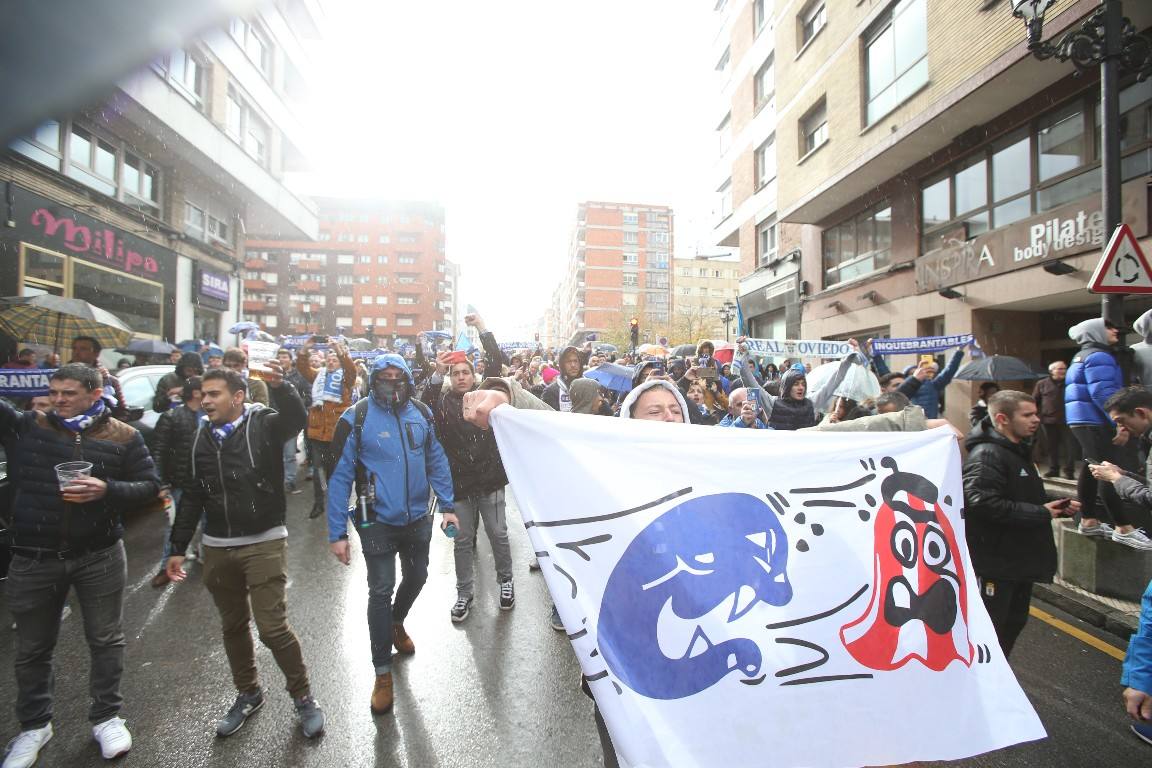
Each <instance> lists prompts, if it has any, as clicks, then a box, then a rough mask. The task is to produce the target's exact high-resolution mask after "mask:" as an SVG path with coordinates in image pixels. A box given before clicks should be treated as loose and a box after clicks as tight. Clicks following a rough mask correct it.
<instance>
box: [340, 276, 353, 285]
mask: <svg viewBox="0 0 1152 768" xmlns="http://www.w3.org/2000/svg"><path fill="white" fill-rule="evenodd" d="M355 282H356V281H355V280H353V279H352V275H336V285H353V284H354V283H355Z"/></svg>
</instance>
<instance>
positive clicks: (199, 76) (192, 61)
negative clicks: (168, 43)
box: [155, 48, 207, 105]
mask: <svg viewBox="0 0 1152 768" xmlns="http://www.w3.org/2000/svg"><path fill="white" fill-rule="evenodd" d="M155 67H156V69H157V70H158V71H159V72H160V74H162V75H163V76H164V78H165V79H166V80H167V81H168V82H169V83H171V84H172V85H174V86H175V87H176V90H177V91H179V92H180V93H182V94H183V95H184V96H186V97H187V98H188V99H190V100H191V101H192V102H193V103H195V104H197V105H199V104H200V103H201V102H202V101H203V99H204V93H205V92H206V90H207V89H206V87H205V83H204V76H205V73H206V68H205V66H204V64H203V61H202V60H201V59H200V57H199V56H198V55H196V54H193V53H190V52H189V51H186V50H184V49H182V48H177V49H176V50H175V51H172V52H171V53H169V54H167V55H165V56H163V57H161V58H160V59H159V60H158V61H157V62H156V63H155Z"/></svg>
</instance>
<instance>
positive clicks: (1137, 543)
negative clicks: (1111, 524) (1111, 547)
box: [1112, 528, 1152, 549]
mask: <svg viewBox="0 0 1152 768" xmlns="http://www.w3.org/2000/svg"><path fill="white" fill-rule="evenodd" d="M1112 541H1115V542H1116V543H1117V544H1126V545H1128V546H1129V547H1132V549H1152V539H1150V538H1148V534H1146V533H1144V531H1142V530H1140V529H1139V528H1133V529H1132V530H1130V531H1129V532H1128V533H1120V531H1112Z"/></svg>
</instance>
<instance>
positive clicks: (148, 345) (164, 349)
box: [116, 339, 179, 355]
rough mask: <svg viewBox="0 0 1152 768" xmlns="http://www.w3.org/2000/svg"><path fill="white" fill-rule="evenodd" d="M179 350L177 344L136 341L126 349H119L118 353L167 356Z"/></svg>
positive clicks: (145, 340) (151, 340) (152, 340)
mask: <svg viewBox="0 0 1152 768" xmlns="http://www.w3.org/2000/svg"><path fill="white" fill-rule="evenodd" d="M177 349H179V347H177V346H176V345H175V344H169V343H168V342H166V341H158V340H156V339H136V340H135V341H133V342H132V343H131V344H129V345H128V346H126V347H117V348H116V351H117V352H123V353H124V354H126V355H167V354H169V353H170V352H174V351H176V350H177Z"/></svg>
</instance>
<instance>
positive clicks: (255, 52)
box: [229, 19, 272, 79]
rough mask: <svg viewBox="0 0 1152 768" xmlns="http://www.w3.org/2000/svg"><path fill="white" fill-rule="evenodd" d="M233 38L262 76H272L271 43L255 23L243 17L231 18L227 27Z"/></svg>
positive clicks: (269, 77)
mask: <svg viewBox="0 0 1152 768" xmlns="http://www.w3.org/2000/svg"><path fill="white" fill-rule="evenodd" d="M229 31H230V32H231V33H232V37H233V39H235V40H236V43H237V44H238V45H239V46H240V48H241V50H243V51H244V53H245V54H246V55H247V56H248V58H249V59H250V60H251V61H252V63H253V64H255V65H256V68H257V69H259V70H260V71H261V72H262V73H263V74H264V77H266V78H268V79H271V78H272V44H271V43H270V42H269V41H268V36H267V35H266V34H265V33H264V31H263V30H262V29H260V28H259V27H258V26H257V25H256V24H254V23H252V22H250V21H246V20H245V19H233V20H232V23H231V25H230V27H229Z"/></svg>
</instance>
